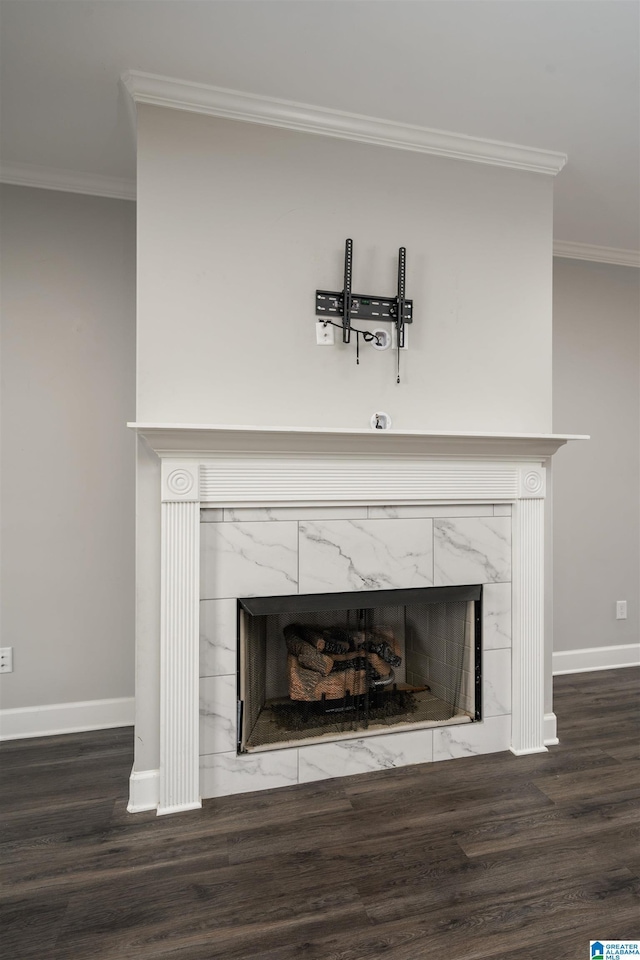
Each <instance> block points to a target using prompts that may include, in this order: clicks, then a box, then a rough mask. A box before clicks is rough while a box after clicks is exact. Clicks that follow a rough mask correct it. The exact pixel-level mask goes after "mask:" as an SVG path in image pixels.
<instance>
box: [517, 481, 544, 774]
mask: <svg viewBox="0 0 640 960" xmlns="http://www.w3.org/2000/svg"><path fill="white" fill-rule="evenodd" d="M534 476H535V474H534V473H533V472H530V473H529V474H528V475H527V477H528V480H529V487H530V488H532V489H527V487H526V486H525V488H524V490H523V496H524V497H525V499H520V500H517V501H516V502H515V503H514V505H513V515H512V522H513V526H512V535H513V650H512V694H513V696H512V720H511V751H512V753H515V754H516V756H521V755H522V754H526V753H544V752H546V750H547V747H545V745H544V500H543V499H542V496H544V480H543V481H542V484H541V486H540V488H539V489H538V488H536V486H535V484H534V481H533V477H534ZM525 480H526V478H525ZM535 494H538V497H535ZM540 494H542V496H540ZM534 497H535V498H534Z"/></svg>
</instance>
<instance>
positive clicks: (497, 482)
mask: <svg viewBox="0 0 640 960" xmlns="http://www.w3.org/2000/svg"><path fill="white" fill-rule="evenodd" d="M129 426H130V427H131V428H132V429H134V430H135V431H136V432H137V434H138V436H140V437H141V438H143V440H144V441H145V443H146V444H148V445H149V447H150V448H151V449H152V450H153V451H155V453H156V454H157V455H158V456H159V457H160V459H161V461H162V481H161V491H160V499H161V503H162V532H161V542H162V546H161V552H162V558H161V569H162V582H161V654H160V659H161V684H160V773H159V790H158V799H159V802H158V813H172V812H176V811H180V810H187V809H191V808H193V807H197V806H199V805H200V802H201V801H200V796H199V779H198V777H199V753H198V736H199V734H198V720H199V718H198V646H199V600H200V596H199V584H200V568H199V564H200V559H199V558H200V529H199V523H200V507H201V506H205V507H230V508H233V507H247V506H251V507H256V506H263V507H266V506H273V505H276V506H298V505H305V506H309V505H316V506H325V505H336V504H356V503H360V504H368V505H376V504H378V505H394V504H395V505H398V504H400V505H401V504H473V503H480V504H481V503H486V504H490V503H494V504H496V503H502V504H511V511H512V521H511V522H512V593H513V608H512V633H513V642H512V688H511V694H512V697H511V699H512V714H511V736H510V748H511V750H512V752H513V753H515V754H516V755H520V754H525V753H534V752H540V751H543V750H546V747H545V745H544V694H543V685H544V684H543V681H544V677H543V660H544V498H545V495H546V465H547V462H548V460H549V458H550V457H551V456H552V455H553V454H554V453H555V452H556V451H557V450H558V449H559V447H560V446H562V445H563V444H565V443H566V442H567V441H569V440H578V439H588V438H587V437H583V436H577V435H554V434H504V433H451V432H419V431H399V430H397V431H396V430H393V431H375V430H355V429H317V428H316V429H314V428H309V429H303V428H287V427H257V426H246V427H245V426H224V425H222V426H220V425H217V426H216V425H202V424H158V423H155V424H154V423H132V424H129Z"/></svg>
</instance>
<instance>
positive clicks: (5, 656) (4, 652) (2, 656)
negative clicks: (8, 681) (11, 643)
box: [0, 647, 13, 673]
mask: <svg viewBox="0 0 640 960" xmlns="http://www.w3.org/2000/svg"><path fill="white" fill-rule="evenodd" d="M0 673H13V647H0Z"/></svg>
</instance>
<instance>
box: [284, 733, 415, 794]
mask: <svg viewBox="0 0 640 960" xmlns="http://www.w3.org/2000/svg"><path fill="white" fill-rule="evenodd" d="M432 733H433V731H432V730H431V729H426V730H408V731H407V732H406V733H394V734H382V735H380V736H376V737H362V738H361V739H358V740H339V741H336V742H335V743H327V744H316V745H314V746H310V747H299V748H298V754H299V757H300V762H299V780H300V783H309V782H311V781H312V780H326V779H328V778H330V777H348V776H351V775H352V774H354V773H370V772H371V771H373V770H388V769H389V768H391V767H406V766H409V765H410V764H413V763H429V762H430V761H431V759H432V757H433V743H432Z"/></svg>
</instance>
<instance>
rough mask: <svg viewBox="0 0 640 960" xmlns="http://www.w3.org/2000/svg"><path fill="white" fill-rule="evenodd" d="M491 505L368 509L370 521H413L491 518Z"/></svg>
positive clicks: (405, 506) (437, 505)
mask: <svg viewBox="0 0 640 960" xmlns="http://www.w3.org/2000/svg"><path fill="white" fill-rule="evenodd" d="M492 516H493V504H491V503H477V504H473V503H460V504H457V505H456V504H436V505H435V506H428V505H426V504H423V505H422V506H421V505H420V504H406V505H405V504H397V505H396V506H388V507H369V519H370V520H413V519H416V518H420V517H492Z"/></svg>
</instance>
